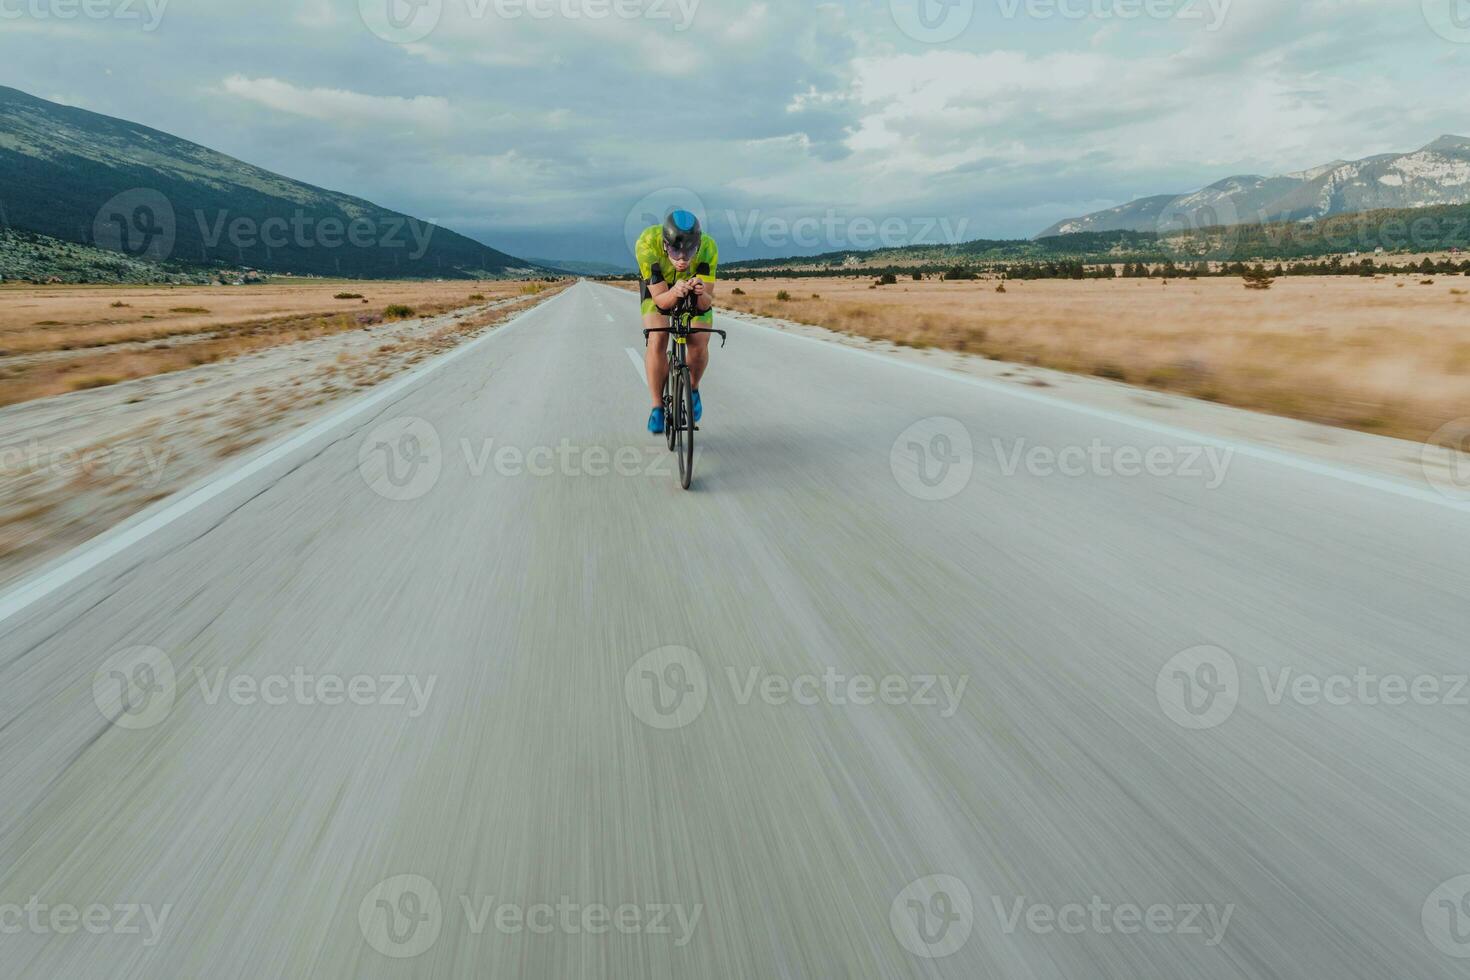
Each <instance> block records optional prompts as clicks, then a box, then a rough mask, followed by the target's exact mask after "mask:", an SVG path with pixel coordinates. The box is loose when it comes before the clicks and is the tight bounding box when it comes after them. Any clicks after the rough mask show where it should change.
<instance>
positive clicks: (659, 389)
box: [643, 301, 669, 408]
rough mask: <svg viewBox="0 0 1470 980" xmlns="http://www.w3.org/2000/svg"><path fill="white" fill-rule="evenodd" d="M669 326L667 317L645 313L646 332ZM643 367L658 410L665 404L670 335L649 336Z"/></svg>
mask: <svg viewBox="0 0 1470 980" xmlns="http://www.w3.org/2000/svg"><path fill="white" fill-rule="evenodd" d="M650 302H651V301H650ZM668 325H669V318H668V317H666V316H660V315H659V314H657V313H645V314H644V316H643V329H645V330H663V329H665V328H667V327H668ZM643 367H644V370H645V372H646V373H647V374H648V391H649V393H650V394H651V395H652V396H653V407H654V408H658V407H659V406H660V405H662V404H663V403H664V381H666V380H667V379H668V376H669V335H668V334H666V333H654V334H649V335H648V349H647V350H646V351H644V353H643Z"/></svg>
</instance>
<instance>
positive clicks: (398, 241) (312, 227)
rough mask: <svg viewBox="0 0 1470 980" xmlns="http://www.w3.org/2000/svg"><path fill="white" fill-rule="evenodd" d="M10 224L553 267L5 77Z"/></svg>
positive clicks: (4, 216)
mask: <svg viewBox="0 0 1470 980" xmlns="http://www.w3.org/2000/svg"><path fill="white" fill-rule="evenodd" d="M0 226H6V227H9V228H12V229H18V230H22V231H25V232H30V233H35V234H39V235H45V236H49V237H51V238H54V239H60V240H62V241H66V242H74V243H79V244H83V245H91V246H99V247H102V248H106V249H110V250H113V251H117V252H123V253H125V254H126V255H128V256H130V257H132V258H134V259H143V260H147V261H151V262H153V263H159V264H173V265H190V266H204V267H210V266H226V267H230V268H239V267H246V268H253V269H259V270H261V271H265V272H276V273H291V274H297V275H321V276H334V277H335V276H341V277H348V278H369V279H398V278H435V279H437V278H443V279H481V278H510V277H521V276H534V275H543V274H547V273H552V272H555V271H556V270H554V269H548V268H545V267H543V266H539V265H537V264H536V263H533V262H528V261H526V260H524V259H518V258H516V257H514V256H511V255H507V254H506V253H504V252H500V251H497V250H496V249H493V248H490V247H489V246H487V245H483V244H481V243H480V242H477V241H474V240H472V239H470V238H466V237H465V236H463V235H460V234H457V233H455V232H453V231H450V230H449V229H447V228H441V227H439V226H437V225H433V224H430V223H427V222H423V221H420V220H418V219H417V218H414V217H411V216H409V215H406V214H402V213H400V212H397V211H392V210H389V209H387V208H383V207H379V206H378V205H376V204H373V203H372V202H370V201H365V200H362V199H361V198H357V197H352V196H349V195H347V194H341V193H337V192H335V191H329V190H323V189H322V188H320V187H313V186H312V185H310V184H305V183H302V182H300V181H296V180H291V179H290V178H287V177H283V176H281V175H279V174H275V173H271V172H270V171H268V170H264V169H262V168H260V167H256V166H252V165H250V164H248V163H244V162H242V161H240V160H236V159H234V158H233V157H229V156H226V155H224V154H222V153H217V152H215V151H214V150H211V149H208V148H207V147H203V146H200V145H199V144H197V143H191V142H189V141H188V140H183V139H179V138H178V137H175V136H170V135H169V134H167V133H163V132H159V131H158V130H156V129H150V128H148V127H147V126H141V125H138V124H137V123H131V122H126V121H124V120H121V119H115V118H112V117H110V116H104V115H100V114H98V113H95V112H88V111H87V110H85V109H77V108H73V107H71V106H64V105H59V104H57V103H54V102H48V101H46V100H44V99H38V98H36V97H34V96H31V95H28V94H26V93H24V92H21V91H19V90H17V89H13V88H6V87H3V86H0Z"/></svg>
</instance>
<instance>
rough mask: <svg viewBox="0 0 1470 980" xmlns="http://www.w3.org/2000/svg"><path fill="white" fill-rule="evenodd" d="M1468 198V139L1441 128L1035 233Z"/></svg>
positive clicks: (1166, 226)
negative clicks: (1403, 148)
mask: <svg viewBox="0 0 1470 980" xmlns="http://www.w3.org/2000/svg"><path fill="white" fill-rule="evenodd" d="M1465 203H1470V139H1466V138H1465V137H1463V136H1442V137H1440V138H1439V139H1437V140H1435V141H1434V142H1433V143H1430V144H1429V145H1428V146H1425V147H1423V148H1422V149H1418V150H1415V151H1413V152H1412V153H1385V154H1380V155H1378V156H1371V157H1368V158H1366V159H1363V160H1353V161H1346V160H1334V161H1332V162H1331V163H1326V164H1323V165H1321V166H1319V167H1313V168H1311V169H1310V170H1303V171H1300V172H1297V173H1292V174H1282V175H1280V176H1276V177H1261V176H1257V175H1254V174H1249V175H1244V176H1236V177H1227V178H1225V179H1224V180H1222V181H1219V182H1217V183H1214V184H1211V185H1210V186H1209V187H1206V188H1204V189H1203V190H1199V191H1195V192H1194V193H1192V194H1162V195H1158V196H1154V197H1145V198H1141V199H1139V200H1137V201H1133V202H1131V203H1129V204H1124V205H1122V206H1121V207H1116V208H1109V209H1108V210H1106V211H1098V212H1096V213H1094V214H1089V215H1086V216H1084V217H1081V218H1071V219H1068V220H1066V221H1059V222H1057V223H1056V224H1054V225H1052V226H1051V227H1050V228H1048V229H1046V230H1045V231H1043V232H1042V233H1041V234H1040V235H1038V236H1037V237H1038V238H1049V237H1052V236H1056V235H1074V234H1078V233H1081V232H1105V231H1150V232H1151V231H1158V232H1163V233H1166V234H1167V233H1169V232H1173V231H1179V230H1187V229H1194V228H1206V227H1212V226H1229V225H1237V224H1256V223H1267V222H1273V221H1306V220H1312V219H1318V218H1327V217H1331V216H1332V215H1338V214H1351V213H1356V212H1361V211H1376V210H1382V209H1389V208H1421V207H1431V206H1434V205H1439V204H1465Z"/></svg>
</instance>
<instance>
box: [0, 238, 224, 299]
mask: <svg viewBox="0 0 1470 980" xmlns="http://www.w3.org/2000/svg"><path fill="white" fill-rule="evenodd" d="M218 274H219V273H216V272H215V271H212V270H209V269H202V268H198V267H192V266H187V265H181V264H178V263H170V264H168V265H166V266H165V265H159V264H157V263H154V262H146V261H143V260H141V259H136V258H133V257H132V256H129V255H124V254H122V253H121V252H113V251H109V250H108V249H102V248H96V247H94V246H92V245H78V244H76V243H75V242H64V241H61V240H60V239H57V238H50V237H48V236H46V235H37V234H35V233H34V232H28V231H17V230H15V229H11V228H3V227H0V280H3V281H4V282H34V283H46V282H62V283H68V284H76V283H116V284H134V285H146V284H157V283H200V284H203V283H207V282H209V281H210V280H211V279H214V278H216V276H217V275H218ZM231 278H233V277H231Z"/></svg>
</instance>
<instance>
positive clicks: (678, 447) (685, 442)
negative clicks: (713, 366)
mask: <svg viewBox="0 0 1470 980" xmlns="http://www.w3.org/2000/svg"><path fill="white" fill-rule="evenodd" d="M698 303H699V299H698V297H696V296H695V295H694V294H693V293H690V294H689V295H688V296H685V297H684V298H683V299H681V300H680V301H679V302H678V304H677V305H676V306H675V307H674V308H673V309H672V310H669V314H668V316H669V325H668V326H667V327H659V328H658V329H656V330H644V331H643V340H644V342H647V341H648V339H649V336H650V335H651V334H656V333H666V334H668V335H669V339H670V340H672V341H673V343H671V344H669V350H668V356H669V373H668V379H667V380H666V381H664V437H665V438H666V439H667V440H668V443H669V451H670V452H672V453H674V454H675V455H676V456H677V457H678V458H679V486H680V487H682V488H684V489H685V490H688V489H689V484H690V482H691V481H693V479H694V433H696V432H698V431H699V426H697V425H695V424H694V384H693V382H692V380H691V378H690V374H689V362H688V359H687V357H686V356H685V351H686V350H687V349H688V346H689V338H690V337H692V336H694V335H695V334H700V333H713V334H719V335H720V346H721V347H724V346H725V342H726V341H727V340H728V339H729V337H728V335H727V334H726V333H725V331H723V330H716V329H714V328H713V327H695V326H694V325H693V323H694V319H695V318H696V317H698V316H701V315H703V314H701V312H700V310H699V306H698Z"/></svg>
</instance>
